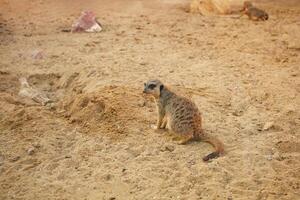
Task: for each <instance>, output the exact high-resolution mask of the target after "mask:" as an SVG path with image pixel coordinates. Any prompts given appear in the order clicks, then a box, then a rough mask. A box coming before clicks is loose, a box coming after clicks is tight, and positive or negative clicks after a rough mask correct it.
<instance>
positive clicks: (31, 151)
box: [27, 147, 35, 155]
mask: <svg viewBox="0 0 300 200" xmlns="http://www.w3.org/2000/svg"><path fill="white" fill-rule="evenodd" d="M34 153H35V148H34V147H30V148H29V149H28V150H27V154H28V155H33V154H34Z"/></svg>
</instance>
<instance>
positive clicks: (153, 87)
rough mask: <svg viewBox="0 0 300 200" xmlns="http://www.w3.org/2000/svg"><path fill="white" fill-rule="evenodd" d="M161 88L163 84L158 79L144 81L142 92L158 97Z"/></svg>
mask: <svg viewBox="0 0 300 200" xmlns="http://www.w3.org/2000/svg"><path fill="white" fill-rule="evenodd" d="M163 89H164V85H163V83H162V82H160V81H159V80H149V81H147V82H146V83H144V91H143V93H146V94H151V95H153V96H154V97H155V98H158V97H159V96H160V93H161V91H162V90H163Z"/></svg>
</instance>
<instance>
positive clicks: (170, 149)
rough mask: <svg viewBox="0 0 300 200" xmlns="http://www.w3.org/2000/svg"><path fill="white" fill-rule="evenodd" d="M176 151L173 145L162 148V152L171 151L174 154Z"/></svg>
mask: <svg viewBox="0 0 300 200" xmlns="http://www.w3.org/2000/svg"><path fill="white" fill-rule="evenodd" d="M174 150H175V146H173V145H165V146H163V147H162V148H161V151H169V152H172V151H174Z"/></svg>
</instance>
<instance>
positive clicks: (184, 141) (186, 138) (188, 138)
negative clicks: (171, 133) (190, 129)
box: [178, 134, 194, 145]
mask: <svg viewBox="0 0 300 200" xmlns="http://www.w3.org/2000/svg"><path fill="white" fill-rule="evenodd" d="M181 137H182V138H183V139H181V140H180V141H179V142H178V144H180V145H185V144H187V143H189V142H191V141H193V140H194V135H193V134H186V135H184V136H181Z"/></svg>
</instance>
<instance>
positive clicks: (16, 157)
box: [9, 156, 21, 162]
mask: <svg viewBox="0 0 300 200" xmlns="http://www.w3.org/2000/svg"><path fill="white" fill-rule="evenodd" d="M20 158H21V157H20V156H15V157H13V158H11V159H10V160H9V161H10V162H16V161H18V160H19V159H20Z"/></svg>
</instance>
